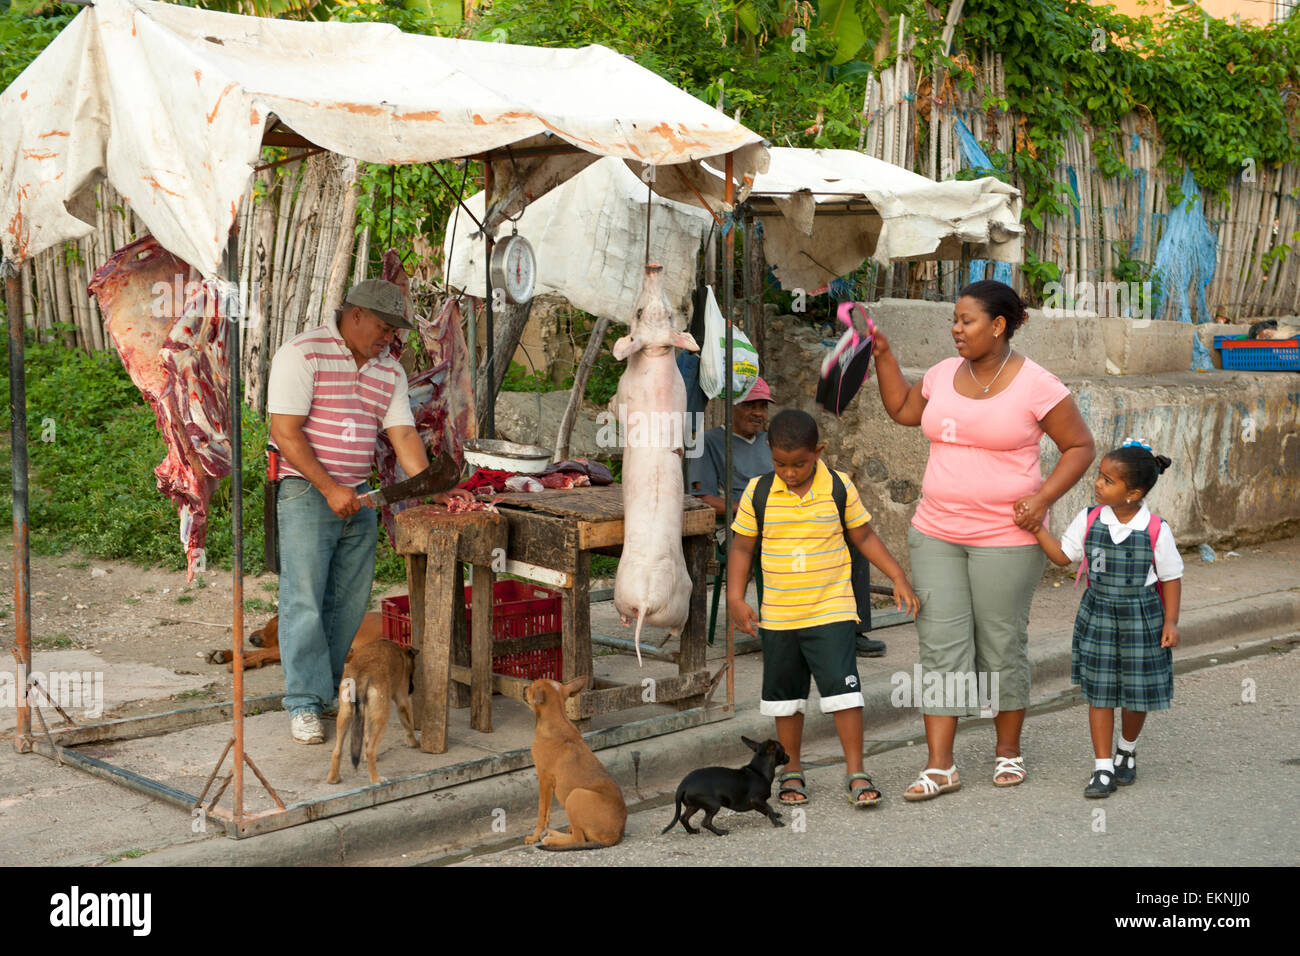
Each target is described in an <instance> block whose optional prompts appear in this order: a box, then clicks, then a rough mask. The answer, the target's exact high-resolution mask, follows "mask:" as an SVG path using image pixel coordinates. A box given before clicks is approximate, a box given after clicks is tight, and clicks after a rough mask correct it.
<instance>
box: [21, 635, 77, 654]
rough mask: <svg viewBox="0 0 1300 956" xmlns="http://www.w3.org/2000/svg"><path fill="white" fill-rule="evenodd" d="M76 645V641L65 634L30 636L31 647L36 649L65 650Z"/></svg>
mask: <svg viewBox="0 0 1300 956" xmlns="http://www.w3.org/2000/svg"><path fill="white" fill-rule="evenodd" d="M76 646H77V642H76V641H74V640H73V639H72V638H70V637H68V635H66V634H50V635H48V636H38V637H33V638H32V647H34V648H36V649H37V650H38V651H65V650H67V649H68V648H70V647H76Z"/></svg>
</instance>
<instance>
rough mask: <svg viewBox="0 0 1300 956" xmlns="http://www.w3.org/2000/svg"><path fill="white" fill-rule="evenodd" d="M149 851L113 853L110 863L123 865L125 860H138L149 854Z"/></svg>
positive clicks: (109, 859)
mask: <svg viewBox="0 0 1300 956" xmlns="http://www.w3.org/2000/svg"><path fill="white" fill-rule="evenodd" d="M148 852H149V851H148V850H123V851H122V852H121V853H113V854H111V855H110V856H109V858H108V862H109V863H121V862H122V861H123V860H136V859H139V858H140V857H142V856H144V855H145V854H146V853H148Z"/></svg>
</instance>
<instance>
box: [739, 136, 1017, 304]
mask: <svg viewBox="0 0 1300 956" xmlns="http://www.w3.org/2000/svg"><path fill="white" fill-rule="evenodd" d="M749 201H750V203H751V204H752V205H753V207H754V210H755V215H756V216H758V217H759V218H761V219H762V221H763V253H764V255H765V256H766V258H767V261H768V262H769V263H771V264H772V265H773V266H774V267H775V269H776V277H777V280H778V281H779V282H780V283H781V287H782V288H784V289H794V288H802V289H807V290H809V291H811V290H814V289H817V288H820V287H821V286H824V285H825V284H826V283H827V282H830V281H831V280H832V279H834V278H837V277H839V276H844V275H848V274H849V273H851V272H852V271H853V270H855V269H856V268H858V266H860V265H862V263H863V262H864V261H866V259H867V258H872V259H874V260H875V261H876V262H879V263H881V264H882V265H888V264H889V263H890V262H895V261H901V260H914V259H959V258H961V255H962V251H963V246H965V247H968V248H967V251H968V252H969V253H970V254H971V255H972V256H974V257H976V258H981V259H998V260H1002V261H1005V262H1019V261H1020V260H1021V257H1022V255H1023V252H1022V250H1021V240H1022V239H1023V236H1024V227H1023V226H1022V225H1021V224H1020V191H1019V190H1018V189H1016V188H1015V187H1014V186H1009V185H1007V184H1006V183H1004V182H1002V181H1001V180H998V179H994V178H993V177H991V176H987V177H984V178H982V179H972V180H965V181H958V180H949V181H947V182H935V181H934V180H932V179H927V178H926V177H924V176H920V175H917V174H916V173H914V172H911V171H910V170H907V169H903V168H902V167H901V166H895V165H893V164H892V163H886V162H883V161H882V160H879V159H875V158H873V157H871V156H865V155H863V154H862V153H856V152H854V151H852V150H847V149H789V148H778V149H773V150H771V165H770V166H769V168H768V171H767V172H766V173H760V174H759V175H758V176H756V177H755V179H754V185H753V188H752V189H751V190H750V194H749Z"/></svg>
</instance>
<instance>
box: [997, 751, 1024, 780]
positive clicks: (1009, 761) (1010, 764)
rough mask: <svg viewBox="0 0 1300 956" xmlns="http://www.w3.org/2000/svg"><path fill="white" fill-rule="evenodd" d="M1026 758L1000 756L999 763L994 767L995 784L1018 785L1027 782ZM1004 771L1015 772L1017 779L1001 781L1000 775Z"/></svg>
mask: <svg viewBox="0 0 1300 956" xmlns="http://www.w3.org/2000/svg"><path fill="white" fill-rule="evenodd" d="M1026 772H1027V771H1026V770H1025V758H1024V757H1023V756H1020V757H998V758H997V765H996V766H994V768H993V786H995V787H1018V786H1020V784H1022V783H1024V782H1025V774H1026ZM1004 773H1009V774H1013V775H1014V776H1015V778H1016V779H1014V780H1002V781H999V780H998V777H1000V776H1002V775H1003V774H1004Z"/></svg>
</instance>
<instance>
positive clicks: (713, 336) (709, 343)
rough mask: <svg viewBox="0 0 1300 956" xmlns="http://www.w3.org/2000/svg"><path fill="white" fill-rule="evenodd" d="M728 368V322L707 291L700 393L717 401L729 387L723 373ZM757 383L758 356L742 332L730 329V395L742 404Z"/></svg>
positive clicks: (711, 294)
mask: <svg viewBox="0 0 1300 956" xmlns="http://www.w3.org/2000/svg"><path fill="white" fill-rule="evenodd" d="M726 364H727V321H726V319H724V318H723V316H722V310H721V309H719V308H718V303H717V300H716V299H714V297H713V289H711V288H710V289H708V296H707V298H706V300H705V303H704V345H703V346H702V347H701V348H700V389H701V390H702V391H703V392H704V394H705V395H707V396H708V397H709V398H717V397H718V396H719V395H721V394H722V392H723V390H724V388H725V387H726V379H725V378H724V377H723V376H724V374H725V373H724V372H723V369H724V368H725V367H726ZM757 380H758V352H756V351H755V350H754V346H753V345H752V344H751V343H750V341H749V338H748V337H747V336H746V335H745V333H744V332H742V331H740V329H738V328H736V327H735V326H732V329H731V395H732V400H733V401H737V402H738V401H740V399H741V398H743V397H744V396H745V395H748V394H749V390H750V389H751V388H753V387H754V382H755V381H757Z"/></svg>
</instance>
